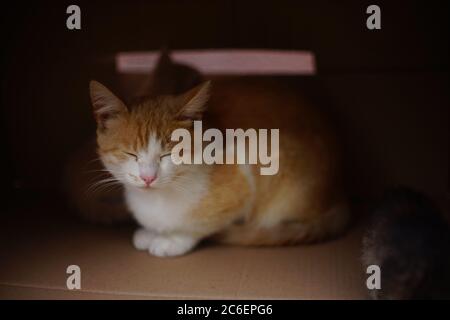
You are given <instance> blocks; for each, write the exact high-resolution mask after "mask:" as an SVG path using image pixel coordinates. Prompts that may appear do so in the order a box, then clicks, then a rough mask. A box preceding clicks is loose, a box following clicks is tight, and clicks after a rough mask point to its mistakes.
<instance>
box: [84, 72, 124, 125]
mask: <svg viewBox="0 0 450 320" xmlns="http://www.w3.org/2000/svg"><path fill="white" fill-rule="evenodd" d="M89 91H90V96H91V102H92V107H93V108H94V116H95V120H96V121H97V125H98V126H99V128H100V129H105V128H107V125H108V123H109V122H110V121H111V120H112V119H116V118H117V117H119V116H121V115H124V114H126V113H127V112H128V110H127V107H126V106H125V104H124V103H123V102H122V100H120V99H119V98H117V97H116V96H115V95H114V94H113V93H112V92H111V91H110V90H109V89H108V88H106V87H105V86H104V85H102V84H101V83H99V82H97V81H94V80H92V81H91V82H90V83H89Z"/></svg>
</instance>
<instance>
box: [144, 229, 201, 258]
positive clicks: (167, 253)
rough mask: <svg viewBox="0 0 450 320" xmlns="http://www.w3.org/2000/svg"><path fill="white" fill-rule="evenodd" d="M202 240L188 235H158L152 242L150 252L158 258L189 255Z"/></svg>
mask: <svg viewBox="0 0 450 320" xmlns="http://www.w3.org/2000/svg"><path fill="white" fill-rule="evenodd" d="M199 240H200V239H198V238H195V237H192V236H190V235H186V234H179V233H172V234H167V235H157V236H156V237H154V238H153V239H152V240H151V243H150V246H149V248H148V251H149V252H150V254H152V255H155V256H158V257H173V256H179V255H182V254H185V253H187V252H188V251H190V250H191V249H192V248H194V247H195V245H196V244H197V243H198V242H199Z"/></svg>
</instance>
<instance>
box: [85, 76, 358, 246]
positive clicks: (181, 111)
mask: <svg viewBox="0 0 450 320" xmlns="http://www.w3.org/2000/svg"><path fill="white" fill-rule="evenodd" d="M208 91H209V90H208V86H207V85H203V86H199V87H196V88H194V89H192V90H190V91H189V92H188V93H186V94H184V95H181V96H177V97H174V96H164V97H159V98H152V99H150V100H144V102H142V103H140V104H139V105H136V106H132V107H131V109H128V108H127V107H126V106H125V105H124V104H123V103H122V102H121V101H120V100H119V99H117V98H116V97H115V96H114V95H113V94H112V93H111V92H109V91H108V90H107V89H106V88H104V87H103V86H102V85H100V84H98V83H96V82H92V83H91V97H92V101H93V105H94V111H95V113H96V117H97V120H98V124H99V126H98V130H97V141H98V153H99V155H100V157H101V158H102V160H103V162H104V163H105V165H106V167H111V166H112V165H115V166H118V165H120V163H121V161H130V160H129V159H128V158H127V157H128V156H127V155H126V154H125V153H124V152H132V153H138V152H139V150H140V149H142V148H145V147H146V146H147V145H148V143H149V141H148V139H149V137H150V136H151V135H152V134H153V135H154V136H156V137H158V138H159V139H160V141H161V144H162V150H164V151H165V152H166V151H170V148H171V146H172V145H173V143H171V142H170V134H171V132H172V131H173V130H174V129H175V128H179V127H183V128H188V129H189V130H192V127H191V126H192V121H191V120H192V119H193V118H198V117H201V114H202V113H203V112H204V110H205V108H206V105H208V106H209V110H208V113H207V115H206V116H205V119H204V121H205V122H206V124H205V126H206V125H208V124H209V126H217V127H219V128H222V129H223V128H244V129H245V128H250V127H253V128H268V129H270V128H280V160H279V163H280V168H279V172H278V173H277V174H276V175H273V176H263V175H260V173H259V165H253V166H250V167H248V166H242V165H229V164H227V165H205V164H203V165H181V166H180V168H178V169H176V170H177V171H176V173H175V174H174V175H173V176H172V178H173V179H177V177H179V176H180V177H181V176H183V175H184V174H186V175H187V174H190V172H191V171H192V170H194V171H196V172H197V173H202V175H203V176H206V181H207V182H205V185H206V186H207V188H206V191H205V192H204V193H202V194H201V197H200V198H199V199H198V200H197V201H195V203H193V204H192V205H189V206H188V208H187V209H186V212H185V214H184V215H183V219H184V224H182V226H176V227H174V228H166V229H158V228H157V227H156V226H155V229H158V234H159V235H161V236H170V235H172V234H178V233H179V234H183V235H186V234H188V236H189V237H192V238H193V239H195V241H194V244H193V245H192V246H194V245H195V244H196V243H197V242H198V241H200V240H201V239H204V238H206V237H212V238H213V239H215V240H217V241H220V242H225V243H232V244H245V245H281V244H295V243H304V242H311V241H317V240H320V239H323V238H326V237H329V236H334V235H336V234H338V233H339V232H341V231H342V230H343V229H344V228H345V226H346V225H347V222H348V219H349V212H348V208H347V205H346V200H345V197H344V194H343V192H342V185H341V182H340V179H341V177H340V166H339V159H338V158H339V157H338V152H337V144H336V141H335V139H334V136H333V133H332V132H331V131H330V130H329V127H328V126H327V125H326V123H325V122H324V121H323V120H322V118H320V117H319V116H318V115H317V113H316V112H315V110H314V109H313V107H312V106H309V105H308V103H307V102H306V101H303V100H302V98H301V97H299V96H298V95H296V94H295V93H292V92H291V91H289V90H285V88H283V87H281V86H277V85H276V84H274V83H271V84H269V85H263V86H261V85H255V84H254V83H251V82H249V83H246V82H236V83H233V82H225V84H224V85H223V86H221V85H220V84H219V85H217V86H216V87H214V88H213V90H212V97H211V99H210V100H209V103H206V101H207V99H208ZM205 103H206V104H205ZM105 110H107V112H106V113H104V111H105ZM186 112H187V113H188V115H189V116H188V117H183V115H186ZM193 115H195V117H192V116H193ZM126 159H128V160H126ZM192 166H195V168H193V167H192ZM188 167H192V168H188ZM191 169H192V170H191ZM185 172H186V173H185ZM197 173H196V174H197ZM113 175H114V173H113ZM192 176H195V175H194V174H193V175H192ZM191 181H192V180H191ZM191 183H195V181H192V182H191ZM185 187H186V188H187V189H189V187H190V186H189V184H188V185H186V186H185ZM164 188H167V192H168V193H169V192H171V191H170V190H171V189H170V183H169V184H167V186H166V185H164V186H162V187H160V188H157V189H158V190H156V189H152V188H149V190H146V192H148V193H149V194H150V193H152V192H153V193H155V194H156V193H157V192H161V193H162V196H164V197H165V196H167V195H163V193H164V190H165V189H164ZM175 196H176V195H174V197H175ZM168 199H170V197H169V198H168ZM173 200H174V201H176V199H173ZM131 211H133V209H132V208H131ZM160 214H161V215H169V214H170V212H160ZM138 221H139V218H138ZM189 224H191V226H190V225H189ZM146 228H150V229H152V226H146ZM189 249H191V248H187V249H186V250H184V251H188V250H189ZM150 251H151V252H152V253H155V252H154V251H152V250H150ZM180 251H182V250H179V251H176V250H175V251H174V252H175V254H181V253H184V252H180ZM158 252H160V251H158ZM156 254H157V255H175V254H170V253H167V252H166V253H165V254H164V253H163V254H158V253H156Z"/></svg>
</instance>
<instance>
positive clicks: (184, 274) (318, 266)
mask: <svg viewBox="0 0 450 320" xmlns="http://www.w3.org/2000/svg"><path fill="white" fill-rule="evenodd" d="M46 203H47V204H46ZM48 203H50V202H47V201H45V202H43V204H41V205H39V206H38V207H36V206H34V207H29V206H25V207H24V208H23V209H22V210H20V211H19V212H18V211H16V212H15V213H14V216H11V218H10V219H8V221H5V222H4V223H2V225H1V229H2V230H1V231H0V261H1V271H0V298H2V299H5V298H8V299H23V298H28V299H48V298H56V299H68V298H71V299H142V298H143V299H166V298H172V299H180V298H194V299H197V298H199V299H203V298H205V299H222V298H223V299H234V298H236V299H328V298H330V299H360V298H364V297H365V289H364V285H365V280H364V274H363V271H362V268H361V265H360V262H359V253H360V236H361V232H360V229H361V228H358V227H357V228H355V229H353V230H352V231H351V232H350V233H349V234H347V235H346V236H345V237H343V238H341V239H338V240H335V241H331V242H328V243H324V244H318V245H311V246H296V247H284V248H245V247H231V246H217V245H212V244H205V245H203V246H201V247H200V248H198V249H196V250H195V251H194V252H192V253H190V254H188V255H186V256H182V257H177V258H166V259H163V258H157V257H153V256H150V255H149V254H147V253H146V252H140V251H137V250H135V249H134V248H133V246H132V244H131V235H132V232H133V229H134V226H121V227H106V226H93V225H89V224H86V223H82V222H80V221H78V220H77V219H75V218H74V219H72V218H68V217H64V215H63V214H62V212H64V210H67V209H66V208H65V207H64V205H59V204H51V205H48ZM72 264H76V265H78V266H80V268H81V290H77V291H69V290H68V289H67V287H66V279H67V277H68V274H66V268H67V266H69V265H72Z"/></svg>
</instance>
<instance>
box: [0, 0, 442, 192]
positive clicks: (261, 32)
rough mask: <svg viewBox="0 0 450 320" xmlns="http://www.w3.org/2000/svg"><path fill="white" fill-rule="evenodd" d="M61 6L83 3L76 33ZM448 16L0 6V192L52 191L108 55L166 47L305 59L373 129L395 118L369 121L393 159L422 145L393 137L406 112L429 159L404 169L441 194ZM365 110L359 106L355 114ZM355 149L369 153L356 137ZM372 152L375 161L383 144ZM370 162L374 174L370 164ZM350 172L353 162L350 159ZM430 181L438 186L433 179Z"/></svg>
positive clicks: (181, 4) (324, 4) (195, 6)
mask: <svg viewBox="0 0 450 320" xmlns="http://www.w3.org/2000/svg"><path fill="white" fill-rule="evenodd" d="M70 4H77V5H79V6H80V7H81V15H82V18H81V24H82V29H81V30H68V29H67V28H66V18H67V16H68V15H67V14H66V8H67V6H68V5H70ZM370 4H377V5H379V6H380V7H381V20H382V29H381V30H376V31H370V30H368V29H367V28H366V26H365V24H366V18H367V16H368V15H367V14H366V8H367V6H368V5H370ZM448 13H449V11H448V5H447V4H446V1H370V2H369V1H325V0H320V1H278V0H277V1H237V0H233V1H219V0H201V1H75V2H72V1H71V2H68V1H55V2H48V1H34V2H28V1H27V2H22V3H20V4H11V3H9V4H8V5H6V4H3V3H2V9H1V23H2V25H1V33H2V49H1V52H2V58H1V70H2V71H1V72H2V75H1V105H2V119H3V120H2V129H1V130H2V132H1V143H2V149H3V156H2V157H1V167H2V176H3V179H2V180H3V181H2V188H3V194H6V195H7V196H8V199H14V197H9V196H10V195H11V196H13V195H15V194H17V193H18V192H25V191H30V190H31V191H32V192H33V193H35V194H37V195H39V194H42V193H48V191H49V190H53V191H54V190H59V189H60V185H61V177H62V172H63V167H64V163H65V161H66V159H67V157H68V155H69V154H70V153H71V152H72V151H73V150H74V149H76V148H78V147H79V146H80V145H81V144H82V143H83V142H84V141H86V140H87V139H88V138H90V137H92V135H93V133H94V121H93V119H92V117H91V109H90V105H89V98H88V81H89V80H90V79H92V78H95V79H98V80H101V81H104V82H105V83H106V84H107V85H110V86H111V87H113V88H114V86H115V83H114V82H113V81H111V79H112V76H111V74H112V72H113V71H114V60H113V55H114V54H115V53H116V52H118V51H128V50H154V49H159V48H161V46H163V45H167V46H169V47H170V48H171V49H202V48H276V49H306V50H311V51H313V52H314V53H315V54H316V57H317V65H318V69H319V72H318V73H319V76H318V77H317V78H318V79H319V80H320V79H323V80H324V83H325V87H327V88H328V90H330V91H331V95H333V90H334V92H335V96H338V95H339V94H340V93H338V92H346V96H345V98H342V99H343V101H344V102H345V103H346V102H348V103H352V102H353V103H354V104H358V103H360V102H368V106H370V105H371V103H372V106H373V108H372V112H376V113H377V114H378V115H379V117H378V119H377V120H375V119H374V120H373V121H379V118H383V114H384V113H385V114H386V115H388V114H391V113H392V112H394V113H396V117H395V120H392V119H391V120H389V119H388V117H387V119H386V120H387V121H386V122H383V123H379V124H376V125H379V127H380V131H382V130H384V127H386V126H390V131H389V135H387V137H388V138H387V139H386V140H390V138H389V137H391V138H392V139H393V141H396V143H397V144H396V145H391V146H390V148H396V149H398V150H400V151H399V152H400V153H401V152H403V151H401V149H402V147H403V148H405V146H412V147H413V146H415V142H417V139H419V140H420V139H421V138H420V137H422V136H423V135H421V134H418V135H417V136H414V137H411V136H410V135H409V134H404V132H401V130H400V129H397V122H399V121H402V119H408V114H409V113H411V114H412V115H414V119H415V120H414V121H412V122H411V123H410V125H412V126H415V127H416V128H417V130H416V131H423V132H424V133H425V136H426V137H427V139H423V140H421V141H419V144H420V145H422V146H423V147H424V148H425V149H423V148H422V150H426V152H428V153H429V155H430V156H429V158H427V160H426V161H424V162H422V163H423V164H425V165H426V167H420V168H419V167H416V168H411V170H410V172H417V174H418V175H419V176H421V177H422V178H421V179H422V180H423V181H425V183H424V184H423V185H425V186H433V185H439V188H440V189H439V190H441V189H442V186H443V184H446V185H447V188H448V162H447V161H448V125H447V124H448V110H447V109H448V102H449V99H448V84H449V77H448V73H447V72H448V68H449V59H448V58H449V41H448V39H449V35H448V30H449V28H448ZM383 84H384V87H383V86H381V88H382V89H380V87H377V86H378V85H383ZM399 90H400V91H399ZM399 92H400V93H399ZM399 97H400V98H399ZM336 99H337V98H336ZM403 99H406V100H403ZM336 103H339V101H336ZM345 103H344V104H345ZM410 103H411V104H410ZM397 107H398V109H397V110H394V111H393V108H397ZM364 108H365V105H364V104H361V105H360V110H359V115H361V116H362V117H364V115H365V111H364ZM355 114H357V113H355ZM411 119H413V118H411ZM421 119H423V121H420V120H421ZM427 119H431V120H432V121H431V122H430V121H427ZM366 120H367V119H366ZM348 121H349V123H353V124H355V126H354V127H353V129H354V130H355V131H354V132H353V135H355V136H358V135H359V132H358V131H357V130H358V129H357V128H358V126H357V124H358V119H357V118H356V116H355V118H353V119H352V118H349V119H348ZM368 121H369V122H370V121H371V120H370V119H369V120H368ZM411 132H414V130H411ZM373 134H374V135H376V132H375V131H374V133H373ZM397 134H398V135H397ZM409 138H411V139H412V140H413V141H411V140H409ZM396 146H398V147H399V148H397V147H396ZM353 147H354V148H356V149H361V150H363V149H365V148H367V146H366V145H364V142H363V141H359V142H358V143H357V144H354V145H353ZM377 148H378V149H377ZM377 148H375V149H374V150H378V151H377V152H378V153H377V154H378V156H383V152H384V151H383V150H384V149H383V143H381V144H379V145H378V147H377ZM405 152H407V153H408V152H409V153H408V154H407V156H404V157H397V156H395V155H394V156H393V157H397V158H396V159H397V162H396V163H397V164H396V165H398V168H400V167H401V166H408V165H411V163H410V161H409V160H412V162H413V163H414V161H413V160H414V155H415V154H416V151H414V150H413V151H411V150H410V149H408V150H407V151H405ZM421 152H422V151H419V150H417V154H418V153H421ZM374 153H376V152H375V151H374ZM386 153H389V150H387V151H386ZM392 154H396V153H395V152H393V153H392ZM403 154H406V153H403ZM418 156H419V157H420V155H419V154H418ZM372 159H373V160H372V166H375V164H376V163H377V160H376V159H374V158H372ZM433 159H436V160H439V161H437V162H436V163H434V162H433ZM443 160H444V161H443ZM394 162H395V161H394ZM446 164H447V165H446ZM353 165H355V166H357V164H356V163H355V164H353V163H351V162H350V166H353ZM360 166H361V165H360ZM372 169H373V167H372V168H371V167H370V166H369V167H367V168H365V170H366V171H371V170H372ZM363 170H364V168H362V171H363ZM427 170H432V171H433V170H434V171H433V172H434V173H433V174H428V173H427ZM393 171H395V168H394V169H393ZM436 172H438V173H436ZM394 173H395V172H394ZM431 176H432V177H431ZM438 176H440V177H441V180H439V181H436V178H435V177H438ZM430 177H431V178H430ZM427 179H428V180H427ZM400 180H401V179H400ZM413 180H414V179H412V181H413ZM422 180H421V181H422ZM405 182H408V179H406V180H405ZM436 188H438V187H436ZM444 188H445V186H444ZM430 190H431V191H433V190H434V189H433V187H430Z"/></svg>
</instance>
